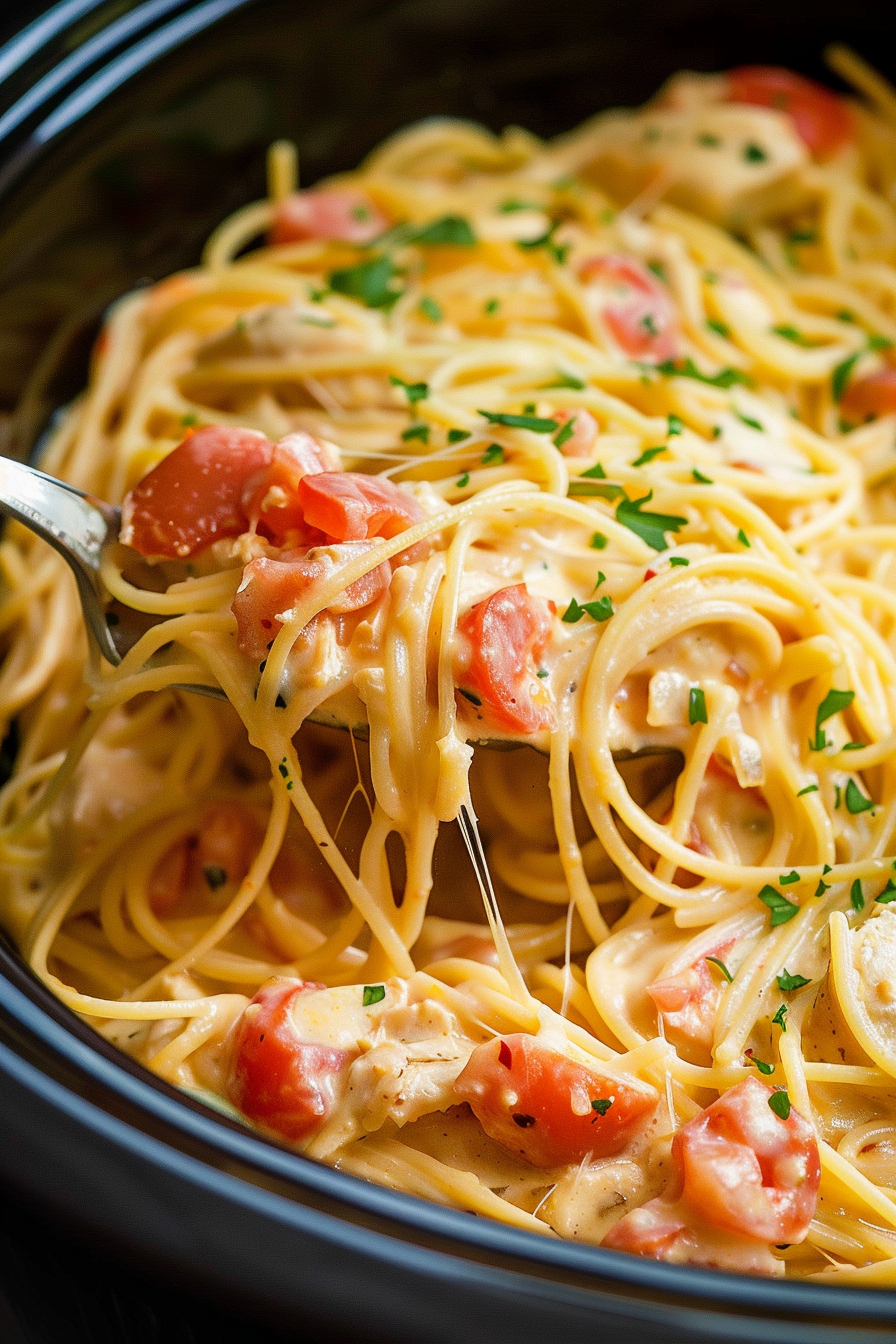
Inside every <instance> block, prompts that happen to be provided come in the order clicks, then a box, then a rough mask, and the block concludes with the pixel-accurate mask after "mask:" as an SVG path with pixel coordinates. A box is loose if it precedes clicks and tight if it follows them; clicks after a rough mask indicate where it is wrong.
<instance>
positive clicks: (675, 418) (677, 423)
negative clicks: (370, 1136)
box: [666, 413, 684, 439]
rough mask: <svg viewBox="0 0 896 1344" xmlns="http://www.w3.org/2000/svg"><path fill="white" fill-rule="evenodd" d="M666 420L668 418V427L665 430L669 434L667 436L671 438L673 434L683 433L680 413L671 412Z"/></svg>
mask: <svg viewBox="0 0 896 1344" xmlns="http://www.w3.org/2000/svg"><path fill="white" fill-rule="evenodd" d="M667 420H668V425H669V428H668V430H667V431H666V432H667V434H668V435H669V438H670V439H671V438H672V436H673V434H683V433H684V421H683V420H682V418H681V416H680V415H675V414H674V413H673V414H672V415H669V416H668V417H667Z"/></svg>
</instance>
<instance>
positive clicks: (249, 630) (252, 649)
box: [231, 541, 392, 662]
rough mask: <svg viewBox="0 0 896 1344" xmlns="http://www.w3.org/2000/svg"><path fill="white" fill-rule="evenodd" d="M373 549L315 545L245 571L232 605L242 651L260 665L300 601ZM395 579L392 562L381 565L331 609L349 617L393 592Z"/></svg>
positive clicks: (363, 545) (361, 545) (357, 545)
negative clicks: (292, 556) (386, 592)
mask: <svg viewBox="0 0 896 1344" xmlns="http://www.w3.org/2000/svg"><path fill="white" fill-rule="evenodd" d="M370 549H372V543H370V542H359V541H355V542H345V543H344V544H343V545H341V546H315V547H314V548H313V549H312V550H310V551H308V553H307V554H306V555H303V556H300V557H299V558H298V559H294V560H269V559H267V558H265V557H262V558H260V559H258V560H252V561H251V562H250V563H249V564H248V565H247V566H246V568H245V569H244V570H243V581H242V583H241V585H240V588H239V591H238V593H237V595H236V597H235V598H234V599H233V604H232V606H231V611H232V612H233V614H234V616H235V617H236V624H237V643H238V645H239V647H240V649H241V650H242V652H243V653H245V654H246V655H247V656H248V657H250V658H252V659H254V660H255V661H256V662H258V661H260V660H261V659H262V658H264V657H265V656H266V654H267V652H268V649H269V648H270V646H271V644H272V642H273V640H274V638H275V637H276V635H277V633H278V631H279V630H280V628H281V626H282V624H283V620H282V618H283V617H284V616H285V614H286V613H287V612H288V611H290V610H291V608H292V607H294V606H295V604H296V603H297V602H298V601H299V599H300V598H301V597H303V596H304V594H305V593H307V592H308V590H309V589H310V588H312V587H313V586H314V585H315V584H316V583H319V582H321V581H322V580H323V579H326V578H329V577H330V576H331V575H332V574H333V573H334V572H335V570H337V569H339V568H340V567H341V566H343V565H346V564H348V563H349V562H350V561H351V560H354V559H355V558H356V557H357V556H358V555H362V554H363V553H364V552H365V551H368V550H370ZM391 576H392V571H391V569H390V566H389V564H388V562H384V563H383V564H381V565H376V566H375V567H374V568H373V569H371V570H370V572H369V573H367V574H363V575H362V576H361V578H360V579H356V580H355V582H354V583H351V584H349V585H348V587H347V588H345V589H344V590H343V591H342V592H341V593H339V594H338V595H337V596H336V597H335V598H334V599H333V600H332V602H330V604H329V606H328V608H327V610H329V611H331V612H332V613H333V614H334V615H344V614H346V613H348V612H350V611H357V610H359V609H360V608H361V607H366V606H367V605H368V604H369V603H370V602H372V601H373V600H374V598H376V597H379V595H380V593H381V592H383V591H384V590H385V589H386V588H388V586H389V583H390V580H391Z"/></svg>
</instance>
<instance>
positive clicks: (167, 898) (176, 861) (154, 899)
mask: <svg viewBox="0 0 896 1344" xmlns="http://www.w3.org/2000/svg"><path fill="white" fill-rule="evenodd" d="M191 851H192V846H191V844H190V841H189V840H178V842H177V844H176V845H172V846H171V848H170V849H166V851H165V853H164V854H163V855H162V857H161V858H160V859H159V861H158V863H157V864H156V866H155V868H153V870H152V872H151V873H150V875H149V882H148V884H147V888H146V898H147V900H148V901H149V905H150V909H151V910H152V911H153V912H154V913H155V914H157V915H167V914H169V913H170V912H171V911H172V910H173V909H174V907H175V906H176V905H177V903H178V901H179V900H180V898H181V896H182V895H183V894H184V892H185V891H186V889H187V886H188V885H189V881H190V858H191Z"/></svg>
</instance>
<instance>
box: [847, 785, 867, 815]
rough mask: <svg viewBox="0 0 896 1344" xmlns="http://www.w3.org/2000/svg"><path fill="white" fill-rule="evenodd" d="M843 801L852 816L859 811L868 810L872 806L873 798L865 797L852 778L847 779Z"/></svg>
mask: <svg viewBox="0 0 896 1344" xmlns="http://www.w3.org/2000/svg"><path fill="white" fill-rule="evenodd" d="M845 801H846V810H847V812H849V813H851V814H852V816H854V817H855V816H858V814H859V813H860V812H870V811H871V809H872V808H873V807H874V799H873V798H866V797H865V795H864V793H863V792H862V790H861V789H860V788H859V786H858V784H857V783H856V782H855V780H854V779H850V780H848V781H847V784H846V794H845Z"/></svg>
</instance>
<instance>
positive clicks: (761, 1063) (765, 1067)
mask: <svg viewBox="0 0 896 1344" xmlns="http://www.w3.org/2000/svg"><path fill="white" fill-rule="evenodd" d="M747 1055H748V1056H749V1059H750V1062H751V1063H752V1064H755V1065H756V1067H757V1069H758V1070H759V1072H760V1073H762V1074H764V1075H765V1077H766V1078H767V1077H768V1075H769V1074H770V1073H774V1071H775V1066H774V1064H767V1063H766V1062H765V1060H764V1059H759V1058H757V1056H756V1055H751V1054H750V1052H749V1050H748V1051H747Z"/></svg>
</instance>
